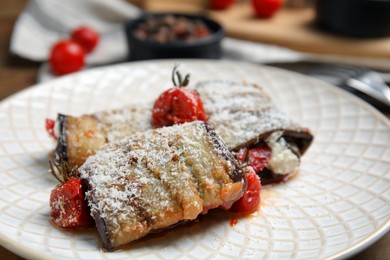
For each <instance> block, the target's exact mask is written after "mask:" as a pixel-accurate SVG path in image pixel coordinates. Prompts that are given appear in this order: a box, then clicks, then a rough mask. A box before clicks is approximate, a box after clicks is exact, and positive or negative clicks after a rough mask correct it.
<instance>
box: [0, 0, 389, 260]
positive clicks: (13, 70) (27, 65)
mask: <svg viewBox="0 0 390 260" xmlns="http://www.w3.org/2000/svg"><path fill="white" fill-rule="evenodd" d="M26 2H27V1H26V0H13V1H7V4H4V3H2V5H1V8H0V25H1V26H0V100H2V99H4V98H6V97H8V96H10V95H11V94H13V93H16V92H18V91H19V90H22V89H24V88H27V87H29V86H31V85H34V84H35V83H36V77H37V73H38V68H39V65H40V64H39V63H36V62H31V61H28V60H25V59H22V58H19V57H16V56H14V55H12V54H11V53H10V52H9V42H10V38H11V33H12V29H13V26H14V24H15V21H16V19H17V16H18V14H19V13H20V12H21V11H22V10H23V7H24V5H25V3H26ZM387 116H388V117H389V118H390V116H389V114H387ZM389 245H390V233H388V234H387V235H385V236H384V237H383V238H381V239H380V240H379V241H377V242H376V243H374V244H373V245H371V246H370V247H368V248H367V249H366V250H364V251H363V252H361V253H360V254H358V255H356V256H354V257H353V259H390V246H389ZM16 253H17V252H16ZM0 259H7V260H8V259H10V260H14V259H22V258H21V257H19V256H17V255H16V254H14V253H12V252H10V251H8V250H7V249H5V248H3V247H1V246H0Z"/></svg>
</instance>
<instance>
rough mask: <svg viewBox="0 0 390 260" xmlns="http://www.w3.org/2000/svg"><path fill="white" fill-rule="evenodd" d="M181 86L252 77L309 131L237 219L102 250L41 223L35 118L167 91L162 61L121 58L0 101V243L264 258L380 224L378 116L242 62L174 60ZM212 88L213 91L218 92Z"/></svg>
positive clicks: (340, 245) (37, 251) (330, 251)
mask: <svg viewBox="0 0 390 260" xmlns="http://www.w3.org/2000/svg"><path fill="white" fill-rule="evenodd" d="M181 63H182V65H181V67H180V69H181V70H182V71H183V72H191V76H192V79H191V80H192V83H193V84H194V83H196V82H197V81H199V80H207V79H228V80H235V81H247V82H256V83H259V84H261V85H262V86H263V87H264V88H265V89H266V91H268V93H269V94H270V95H271V96H272V97H273V99H274V101H275V102H276V103H277V105H278V106H279V107H280V108H281V109H282V110H284V111H285V112H286V113H288V114H289V115H290V116H291V117H292V118H293V119H295V120H296V121H298V122H300V123H301V124H302V125H305V126H308V127H310V128H311V129H312V131H313V133H314V134H315V141H314V144H313V145H312V147H311V148H310V150H309V151H308V153H307V154H306V155H305V156H304V158H303V161H302V165H301V171H300V174H299V175H298V176H297V177H296V178H294V179H293V180H291V181H289V182H288V183H286V184H282V185H279V186H276V187H270V188H266V189H263V190H262V194H261V195H262V207H261V210H260V211H259V212H257V213H255V214H253V215H252V216H250V217H246V218H240V219H239V220H238V224H237V225H236V226H234V227H231V226H230V225H229V220H230V218H231V217H232V216H231V215H229V213H225V212H222V211H216V212H212V213H211V214H210V215H209V216H206V217H205V218H203V219H202V220H201V221H200V222H199V223H195V224H192V225H189V226H184V227H178V228H177V229H174V230H171V231H169V232H166V233H164V234H162V235H160V236H157V237H153V238H149V239H146V240H143V241H139V242H137V243H135V244H133V246H131V247H129V248H128V249H125V250H121V251H117V252H113V253H106V252H103V251H101V250H100V249H99V246H98V244H97V241H98V239H97V236H96V232H94V231H82V232H63V231H59V230H57V229H55V228H53V226H51V225H50V224H49V221H48V215H49V211H50V209H49V205H48V201H49V194H50V190H51V189H52V188H53V187H54V185H55V184H56V181H55V180H54V178H53V177H51V176H50V175H49V174H48V171H47V170H48V166H47V161H48V155H47V154H48V152H49V151H50V149H52V147H53V143H52V142H51V141H50V139H49V137H48V136H47V134H46V132H45V130H44V119H45V118H46V117H52V118H54V117H55V116H56V114H57V113H58V112H61V113H66V114H74V115H79V114H82V113H89V112H94V111H96V110H102V109H108V108H112V107H120V106H122V105H125V104H128V103H131V102H140V101H147V100H149V101H150V100H153V99H154V98H155V97H156V96H158V95H159V93H161V91H162V90H164V89H166V88H168V87H170V86H171V85H172V84H171V82H170V77H171V75H170V74H171V69H172V67H173V65H174V61H153V62H141V63H129V64H123V65H117V66H111V67H105V68H98V69H94V70H90V71H86V72H83V73H79V74H74V75H69V76H67V77H63V78H60V79H58V80H55V81H51V82H48V83H45V84H41V85H37V86H35V87H32V88H30V89H27V90H25V91H23V92H21V93H19V94H17V95H14V96H12V97H11V98H9V99H7V100H5V101H3V102H2V103H1V105H0V171H1V172H0V187H1V189H0V234H1V236H0V242H1V245H2V246H4V247H6V248H8V249H9V250H11V251H13V252H15V253H17V254H19V255H21V256H23V257H26V258H39V259H43V258H61V259H78V258H85V259H133V258H141V259H142V258H145V259H151V258H152V259H153V258H155V259H200V258H213V259H214V258H219V259H221V258H232V259H238V258H243V259H275V258H299V259H304V258H307V259H313V258H334V257H347V256H350V255H352V254H354V253H356V252H357V251H359V250H361V249H363V248H365V247H366V246H368V245H369V244H371V243H372V242H374V241H375V240H376V239H378V238H379V237H381V236H382V235H384V234H385V233H386V232H387V231H388V230H389V227H390V189H389V187H390V123H389V121H388V120H387V119H386V118H385V117H383V116H382V115H381V114H380V113H378V112H377V111H376V110H374V109H372V108H371V107H370V106H368V105H366V104H365V103H363V102H361V101H359V100H358V99H357V98H354V97H353V96H350V95H349V94H347V93H345V92H342V91H340V90H339V89H337V88H334V87H332V86H329V85H327V84H325V83H322V82H320V81H317V80H314V79H311V78H308V77H304V76H300V75H298V74H293V73H290V72H286V71H282V70H278V69H272V68H267V67H260V66H255V65H249V64H244V63H233V62H218V61H202V60H198V61H193V60H184V61H182V62H181ZM221 91H223V89H221Z"/></svg>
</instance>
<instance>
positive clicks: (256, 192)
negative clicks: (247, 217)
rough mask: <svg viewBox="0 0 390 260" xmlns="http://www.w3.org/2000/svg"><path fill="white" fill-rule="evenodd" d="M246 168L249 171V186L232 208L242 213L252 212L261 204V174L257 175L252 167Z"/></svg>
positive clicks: (247, 176)
mask: <svg viewBox="0 0 390 260" xmlns="http://www.w3.org/2000/svg"><path fill="white" fill-rule="evenodd" d="M245 169H246V170H247V171H248V172H247V175H246V180H247V184H248V186H247V188H246V190H245V191H244V194H243V195H242V197H241V198H240V199H239V200H237V201H236V202H234V204H233V206H232V207H231V208H230V210H231V211H233V212H238V213H242V214H251V213H253V212H255V211H256V210H257V209H258V208H259V206H260V190H261V182H260V178H259V176H257V174H256V172H255V171H254V170H253V168H252V167H247V168H245Z"/></svg>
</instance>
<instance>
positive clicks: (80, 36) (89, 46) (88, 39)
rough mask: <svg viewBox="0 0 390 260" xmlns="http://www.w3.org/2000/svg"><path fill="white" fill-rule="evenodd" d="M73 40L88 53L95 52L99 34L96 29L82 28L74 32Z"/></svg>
mask: <svg viewBox="0 0 390 260" xmlns="http://www.w3.org/2000/svg"><path fill="white" fill-rule="evenodd" d="M72 39H73V40H74V41H75V42H77V43H78V44H80V45H81V46H82V47H83V48H84V50H85V52H86V53H89V52H91V51H93V50H94V49H95V47H96V45H97V44H98V42H99V34H98V32H96V31H95V30H94V29H92V28H90V27H87V26H81V27H78V28H76V29H75V30H74V31H73V32H72Z"/></svg>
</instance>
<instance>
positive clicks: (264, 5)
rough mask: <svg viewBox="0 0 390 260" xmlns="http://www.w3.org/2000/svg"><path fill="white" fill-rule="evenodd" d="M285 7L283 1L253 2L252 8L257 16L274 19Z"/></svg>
mask: <svg viewBox="0 0 390 260" xmlns="http://www.w3.org/2000/svg"><path fill="white" fill-rule="evenodd" d="M282 5H283V0H252V6H253V8H254V9H255V13H256V15H257V16H259V17H262V18H270V17H272V16H273V15H274V14H275V13H276V12H277V11H278V10H279V9H280V8H281V7H282Z"/></svg>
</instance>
